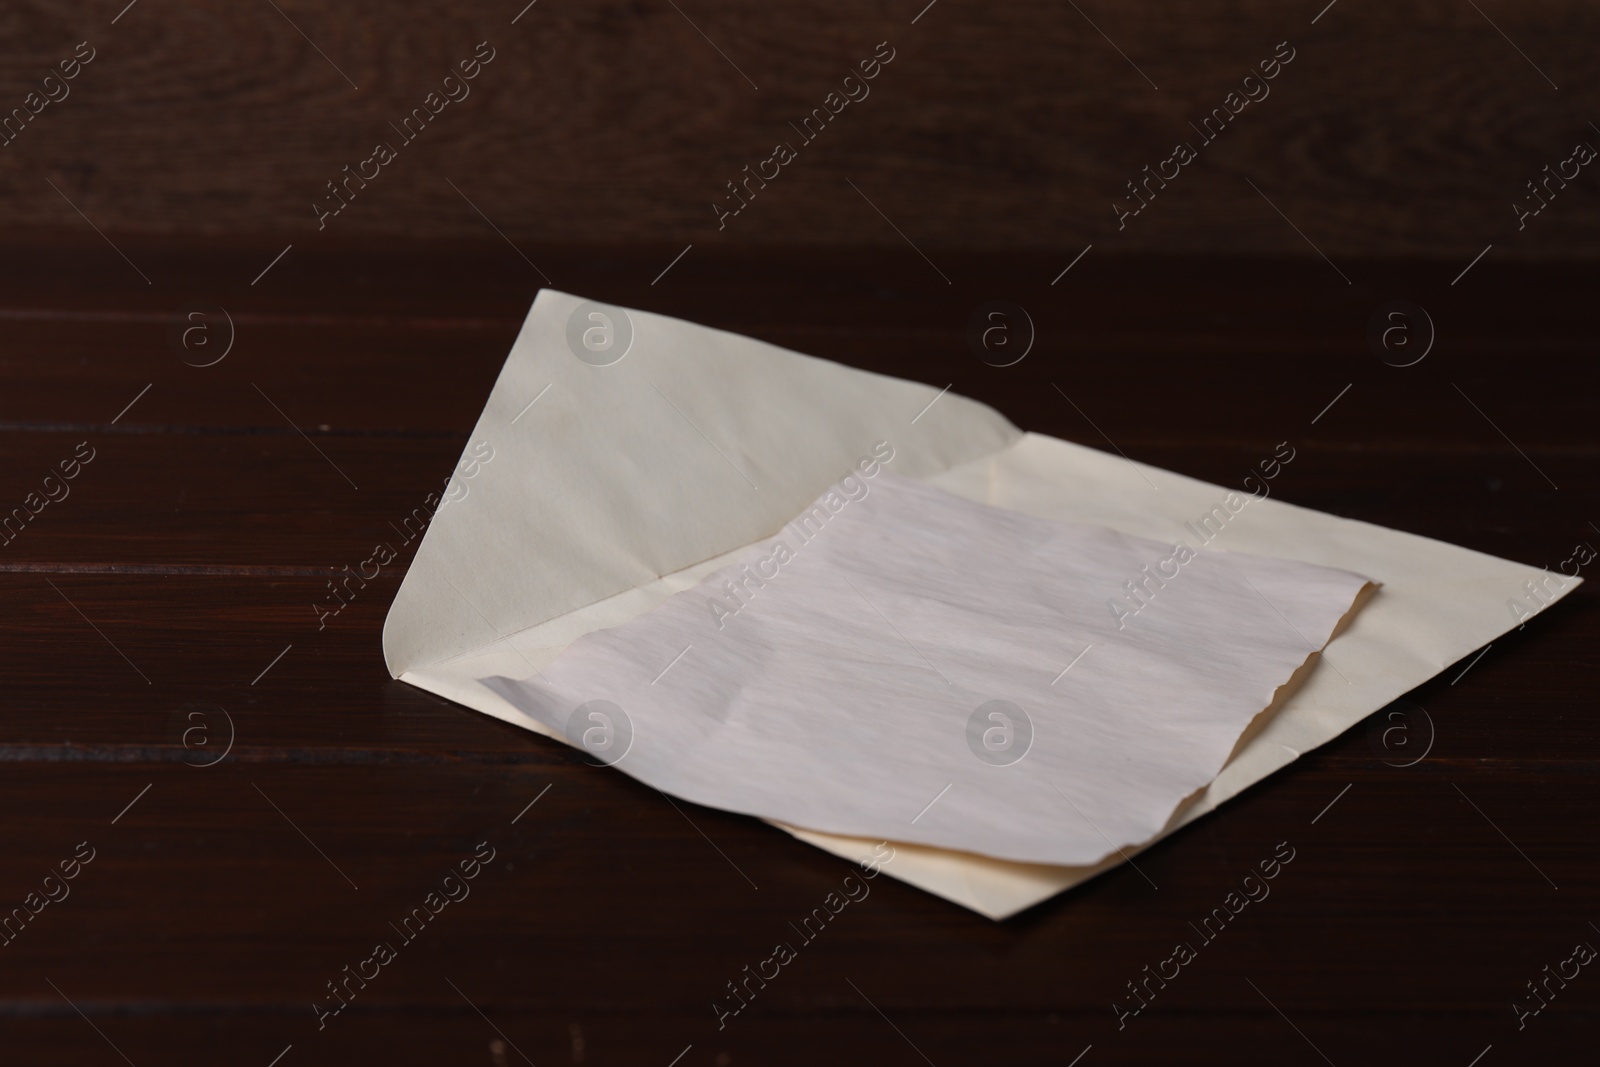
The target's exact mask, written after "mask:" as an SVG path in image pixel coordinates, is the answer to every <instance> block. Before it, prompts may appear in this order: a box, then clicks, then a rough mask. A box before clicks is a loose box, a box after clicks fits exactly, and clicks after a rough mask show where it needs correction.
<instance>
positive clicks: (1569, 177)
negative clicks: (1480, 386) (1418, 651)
mask: <svg viewBox="0 0 1600 1067" xmlns="http://www.w3.org/2000/svg"><path fill="white" fill-rule="evenodd" d="M47 91H48V90H47ZM51 99H54V97H52V98H51ZM1567 163H1571V164H1572V173H1571V174H1568V173H1567V171H1566V168H1565V166H1564V165H1563V164H1567ZM1580 166H1581V164H1579V163H1577V162H1576V161H1575V160H1573V159H1572V157H1571V156H1568V157H1567V158H1566V159H1563V160H1562V161H1561V162H1560V163H1557V164H1556V173H1557V174H1559V175H1561V176H1562V177H1563V178H1566V179H1567V180H1568V181H1571V180H1572V179H1573V178H1576V177H1577V176H1578V170H1579V167H1580ZM1545 169H1546V170H1549V169H1550V168H1548V167H1546V168H1545Z"/></svg>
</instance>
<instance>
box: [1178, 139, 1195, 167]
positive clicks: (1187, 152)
mask: <svg viewBox="0 0 1600 1067" xmlns="http://www.w3.org/2000/svg"><path fill="white" fill-rule="evenodd" d="M1199 155H1200V153H1198V152H1196V151H1195V150H1194V146H1193V145H1191V144H1189V142H1187V141H1185V142H1184V143H1183V144H1179V145H1173V146H1172V158H1173V159H1175V160H1177V161H1178V166H1180V167H1187V166H1188V165H1189V164H1190V163H1193V162H1194V161H1195V160H1196V159H1197V158H1199Z"/></svg>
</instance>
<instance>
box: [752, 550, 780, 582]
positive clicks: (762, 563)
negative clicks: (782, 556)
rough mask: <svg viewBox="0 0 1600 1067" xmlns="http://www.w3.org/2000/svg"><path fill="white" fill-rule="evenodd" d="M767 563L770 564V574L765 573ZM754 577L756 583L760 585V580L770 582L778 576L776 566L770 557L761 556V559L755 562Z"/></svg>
mask: <svg viewBox="0 0 1600 1067" xmlns="http://www.w3.org/2000/svg"><path fill="white" fill-rule="evenodd" d="M769 563H770V564H772V571H771V572H770V573H768V571H767V565H768V564H769ZM746 569H748V568H746ZM756 575H757V577H756V581H757V582H758V583H761V582H762V579H765V580H766V581H769V582H770V581H771V580H772V579H774V578H776V577H777V576H778V565H777V564H776V563H773V561H772V557H771V556H763V557H762V558H761V559H758V560H756ZM763 584H764V583H763Z"/></svg>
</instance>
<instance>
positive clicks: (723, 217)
mask: <svg viewBox="0 0 1600 1067" xmlns="http://www.w3.org/2000/svg"><path fill="white" fill-rule="evenodd" d="M711 210H712V212H713V213H714V214H715V215H716V216H717V229H719V230H723V229H727V226H728V220H729V219H730V218H732V217H733V216H735V215H737V214H738V213H739V212H740V211H741V210H742V209H741V208H734V209H733V210H732V211H729V210H727V209H726V208H723V207H720V206H718V205H717V204H712V205H711Z"/></svg>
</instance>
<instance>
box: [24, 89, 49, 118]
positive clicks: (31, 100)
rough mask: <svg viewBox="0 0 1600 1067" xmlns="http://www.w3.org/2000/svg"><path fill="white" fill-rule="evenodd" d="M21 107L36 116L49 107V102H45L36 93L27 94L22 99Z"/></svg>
mask: <svg viewBox="0 0 1600 1067" xmlns="http://www.w3.org/2000/svg"><path fill="white" fill-rule="evenodd" d="M36 103H37V104H38V106H37V107H35V106H34V104H36ZM22 105H23V106H24V107H26V108H27V109H28V110H29V111H31V112H33V113H34V114H35V115H37V114H38V113H39V112H41V111H43V110H44V109H45V108H47V107H49V106H50V101H48V100H46V99H45V98H44V97H42V96H40V95H39V94H38V93H29V94H28V95H27V96H25V97H23V98H22Z"/></svg>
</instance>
